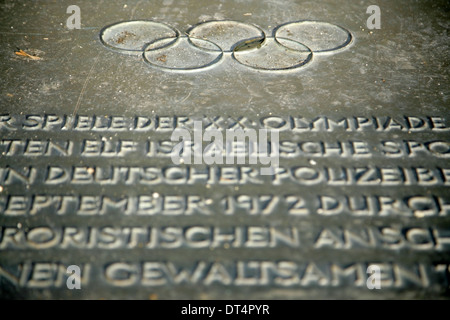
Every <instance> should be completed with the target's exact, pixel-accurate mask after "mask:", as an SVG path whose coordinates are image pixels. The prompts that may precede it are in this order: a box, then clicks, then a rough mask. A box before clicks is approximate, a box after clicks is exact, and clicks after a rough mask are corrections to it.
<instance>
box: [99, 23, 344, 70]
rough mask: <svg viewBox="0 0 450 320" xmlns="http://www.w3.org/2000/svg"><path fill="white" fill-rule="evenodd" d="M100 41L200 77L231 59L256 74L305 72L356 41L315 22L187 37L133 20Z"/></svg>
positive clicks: (219, 26) (229, 27)
mask: <svg viewBox="0 0 450 320" xmlns="http://www.w3.org/2000/svg"><path fill="white" fill-rule="evenodd" d="M100 41H101V42H102V44H103V45H105V46H106V47H108V48H110V49H112V50H114V51H116V52H119V53H123V54H129V55H142V56H143V59H144V61H145V62H146V63H147V64H148V65H149V66H151V67H153V68H157V69H160V70H164V71H170V72H182V73H185V72H196V71H202V70H206V69H210V68H213V67H215V66H218V65H219V64H220V63H221V62H222V61H224V59H225V58H231V59H232V60H233V61H235V62H237V63H239V64H241V65H243V66H245V67H248V68H251V69H254V70H259V71H268V72H279V71H281V72H283V71H290V70H296V69H298V68H300V67H302V66H305V65H306V64H308V63H309V62H311V61H312V58H313V55H322V54H331V53H335V52H338V51H341V50H343V49H344V48H347V47H348V46H349V45H350V44H351V43H352V41H353V37H352V34H351V33H350V32H349V31H348V30H346V29H344V28H342V27H340V26H337V25H334V24H331V23H328V22H322V21H312V20H300V21H294V22H288V23H285V24H281V25H279V26H277V27H275V28H274V29H273V30H272V34H271V36H267V35H266V33H265V32H264V30H263V29H261V28H260V27H258V26H256V25H253V24H249V23H244V22H239V21H234V20H214V21H206V22H202V23H199V24H197V25H195V26H193V27H192V28H190V29H189V30H187V32H185V33H183V34H182V33H180V32H179V31H178V30H177V29H176V28H174V27H171V26H169V25H166V24H164V23H161V22H156V21H151V20H132V21H123V22H118V23H115V24H112V25H109V26H106V27H105V28H103V29H102V30H101V32H100Z"/></svg>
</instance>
